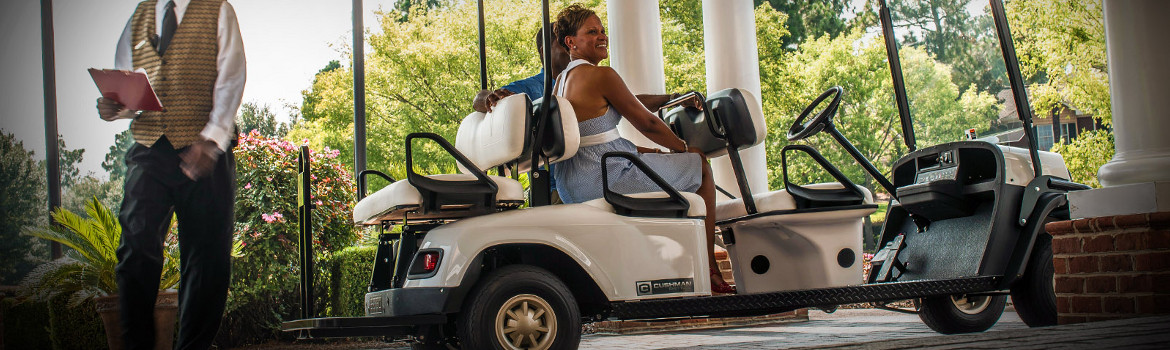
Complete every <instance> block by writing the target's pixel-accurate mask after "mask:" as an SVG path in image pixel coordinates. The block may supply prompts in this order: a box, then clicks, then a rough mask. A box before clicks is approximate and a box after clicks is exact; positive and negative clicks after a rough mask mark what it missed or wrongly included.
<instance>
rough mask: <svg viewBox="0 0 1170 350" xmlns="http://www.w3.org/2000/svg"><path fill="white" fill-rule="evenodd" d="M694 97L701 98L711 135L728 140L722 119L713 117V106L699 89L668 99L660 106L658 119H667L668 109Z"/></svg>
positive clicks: (700, 103) (700, 102) (700, 101)
mask: <svg viewBox="0 0 1170 350" xmlns="http://www.w3.org/2000/svg"><path fill="white" fill-rule="evenodd" d="M692 97H693V98H696V99H698V100H699V106H701V107H702V110H703V117H704V118H703V119H706V120H707V128H708V129H710V131H711V135H712V136H715V137H716V138H719V139H722V140H727V133H726V132H725V131H724V130H723V123H722V121H721V120H715V118H713V117H712V115H711V108H710V106H708V105H707V98H706V97H705V96H703V94H702V93H700V92H698V91H691V92H688V93H685V94H682V95H679V96H678V97H677V98H674V99H671V100H670V101H666V103H664V104H662V107H659V108H658V119H661V120H662V121H666V110H668V109H670V108H673V107H678V106H681V105H682V104H683V102H685V101H686V100H687V99H690V98H692ZM672 131H673V130H672ZM676 134H677V132H676Z"/></svg>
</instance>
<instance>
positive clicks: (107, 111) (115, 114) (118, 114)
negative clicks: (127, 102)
mask: <svg viewBox="0 0 1170 350" xmlns="http://www.w3.org/2000/svg"><path fill="white" fill-rule="evenodd" d="M97 109H98V116H100V117H101V118H102V120H105V121H107V122H112V121H115V120H118V119H134V118H135V117H137V116H138V113H140V112H141V111H132V110H129V109H126V107H125V106H123V105H122V104H121V103H118V101H114V100H111V99H108V98H105V97H98V99H97Z"/></svg>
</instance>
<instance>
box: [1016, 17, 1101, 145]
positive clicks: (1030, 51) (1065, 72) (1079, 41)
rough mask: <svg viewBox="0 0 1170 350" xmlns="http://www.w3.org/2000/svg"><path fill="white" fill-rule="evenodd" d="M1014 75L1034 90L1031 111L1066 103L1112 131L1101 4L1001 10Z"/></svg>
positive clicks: (1030, 91) (1047, 108)
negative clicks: (1015, 59)
mask: <svg viewBox="0 0 1170 350" xmlns="http://www.w3.org/2000/svg"><path fill="white" fill-rule="evenodd" d="M1006 11H1007V15H1008V20H1009V22H1010V23H1011V26H1012V35H1013V39H1014V41H1015V46H1016V51H1017V54H1018V55H1019V58H1020V70H1021V71H1022V73H1023V74H1024V76H1025V79H1028V80H1030V81H1036V82H1038V83H1040V84H1039V85H1036V86H1032V87H1031V88H1030V89H1029V97H1030V98H1031V103H1032V109H1033V110H1036V111H1048V110H1051V109H1052V108H1055V107H1059V106H1060V103H1062V102H1064V103H1068V104H1071V105H1072V106H1074V107H1076V108H1077V109H1079V110H1081V111H1083V112H1086V113H1090V114H1093V115H1094V116H1095V117H1096V118H1097V119H1100V120H1101V122H1102V123H1103V124H1105V125H1106V126H1108V125H1112V123H1113V114H1112V110H1111V107H1110V106H1111V105H1110V100H1109V70H1108V66H1107V65H1106V56H1105V17H1104V13H1103V10H1102V6H1101V0H1073V1H1069V0H1029V1H1012V2H1008V4H1007V9H1006Z"/></svg>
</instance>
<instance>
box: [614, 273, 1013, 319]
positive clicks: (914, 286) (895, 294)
mask: <svg viewBox="0 0 1170 350" xmlns="http://www.w3.org/2000/svg"><path fill="white" fill-rule="evenodd" d="M999 279H1000V277H998V276H991V277H971V278H960V279H949V280H932V281H913V282H889V283H874V284H866V285H860V286H851V287H837V288H823V289H810V290H799V291H787V292H776V293H764V294H750V295H720V296H713V297H691V298H681V299H662V300H649V301H634V302H624V303H615V304H613V313H612V316H614V317H617V318H619V319H640V318H658V317H676V316H694V315H711V316H739V315H759V314H769V313H777V312H784V311H790V310H795V309H798V308H802V307H810V306H830V305H841V304H852V303H862V302H871V301H891V300H902V299H912V298H921V297H927V296H937V295H951V294H963V293H973V292H987V291H991V290H994V289H995V287H996V282H997V281H998V280H999Z"/></svg>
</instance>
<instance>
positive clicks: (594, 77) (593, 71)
mask: <svg viewBox="0 0 1170 350" xmlns="http://www.w3.org/2000/svg"><path fill="white" fill-rule="evenodd" d="M578 69H581V71H582V73H585V74H582V75H584V76H585V77H586V79H588V80H590V82H592V83H595V84H599V85H605V84H610V83H615V82H620V81H621V77H620V76H618V74H617V71H616V70H614V69H613V68H612V67H607V66H592V65H590V66H582V67H581V68H578ZM591 85H592V84H591Z"/></svg>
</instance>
